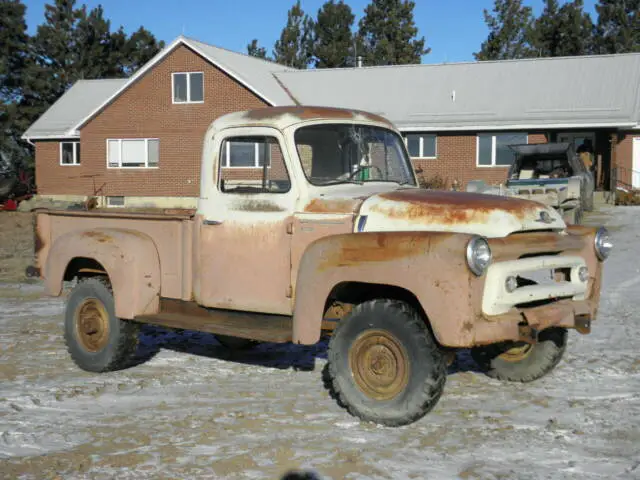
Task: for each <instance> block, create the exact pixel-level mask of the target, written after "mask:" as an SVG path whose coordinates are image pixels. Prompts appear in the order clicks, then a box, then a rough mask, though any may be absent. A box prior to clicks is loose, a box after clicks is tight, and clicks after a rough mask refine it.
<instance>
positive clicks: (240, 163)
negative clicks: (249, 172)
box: [222, 137, 271, 168]
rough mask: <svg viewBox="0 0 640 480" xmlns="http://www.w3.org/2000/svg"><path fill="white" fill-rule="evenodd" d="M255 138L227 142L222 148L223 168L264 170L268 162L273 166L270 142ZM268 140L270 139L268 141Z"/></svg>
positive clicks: (268, 164) (268, 165)
mask: <svg viewBox="0 0 640 480" xmlns="http://www.w3.org/2000/svg"><path fill="white" fill-rule="evenodd" d="M259 140H260V141H256V138H255V137H249V138H237V139H234V140H229V141H225V142H224V145H223V148H222V166H223V167H226V168H262V166H263V165H264V162H265V160H266V162H267V167H270V166H271V149H270V148H269V142H268V141H265V139H263V138H260V139H259ZM267 140H268V139H267Z"/></svg>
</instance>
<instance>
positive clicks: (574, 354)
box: [0, 207, 640, 480]
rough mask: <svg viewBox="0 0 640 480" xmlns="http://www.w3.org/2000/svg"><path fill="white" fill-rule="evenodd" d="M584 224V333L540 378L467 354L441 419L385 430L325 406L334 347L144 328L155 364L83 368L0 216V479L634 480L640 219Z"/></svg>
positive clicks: (614, 215)
mask: <svg viewBox="0 0 640 480" xmlns="http://www.w3.org/2000/svg"><path fill="white" fill-rule="evenodd" d="M5 215H8V216H5ZM589 221H590V222H593V223H606V224H607V225H609V227H610V229H611V230H612V232H613V234H614V238H615V242H616V250H615V252H614V254H613V255H612V257H611V258H610V259H609V261H608V262H607V265H606V268H605V278H604V286H603V296H602V303H601V309H600V314H599V318H598V320H597V323H596V324H595V325H594V329H593V332H592V334H591V335H586V336H582V335H579V334H577V333H576V332H572V333H571V335H570V345H569V348H568V351H567V354H566V355H565V357H564V360H563V361H562V362H561V364H560V365H559V366H558V368H557V369H556V370H555V371H554V372H553V373H552V374H551V375H549V376H547V377H545V378H543V379H541V380H539V381H537V382H534V383H530V384H509V383H501V382H499V381H496V380H492V379H489V378H487V377H486V376H484V375H482V374H481V373H479V372H477V371H476V367H475V365H474V364H473V362H472V361H471V360H470V358H469V356H468V354H467V353H466V352H461V353H460V354H459V355H458V358H457V361H456V363H455V364H454V365H453V366H452V368H451V369H450V372H449V376H448V379H447V385H446V387H445V393H444V395H443V397H442V399H441V401H440V403H439V404H438V405H437V406H436V408H435V409H434V411H432V412H431V413H430V414H429V415H427V416H426V417H425V418H424V419H422V420H421V421H419V422H416V423H415V424H412V425H409V426H406V427H402V428H396V429H393V428H385V427H380V426H376V425H372V424H368V423H362V422H359V421H358V420H357V419H355V418H353V417H351V416H349V415H348V414H347V413H346V412H345V411H344V410H342V409H341V408H340V407H339V406H337V405H336V404H335V402H334V401H333V400H332V399H331V398H330V396H329V394H328V393H327V391H326V390H325V389H324V387H323V383H322V378H321V371H322V368H323V367H324V365H325V364H326V345H324V344H319V345H317V346H314V347H296V346H291V345H284V346H279V345H272V344H265V345H261V346H259V347H258V348H256V349H255V350H253V351H251V352H247V353H233V354H232V353H230V352H229V351H227V350H225V349H224V348H222V347H221V346H220V345H219V344H218V343H217V342H216V340H215V338H214V337H213V336H212V335H206V334H199V333H195V332H183V333H175V332H171V331H167V330H162V329H154V328H146V329H145V331H144V335H143V337H142V348H141V352H140V353H141V355H143V356H146V357H149V358H150V359H149V360H148V361H147V362H146V363H144V364H142V365H139V366H137V367H135V368H132V369H129V370H125V371H121V372H114V373H108V374H101V375H97V374H89V373H86V372H83V371H81V370H79V369H78V368H77V367H75V365H74V364H73V363H72V362H71V360H70V358H69V356H68V354H67V352H66V349H65V346H64V341H63V338H62V319H63V317H62V312H63V301H62V300H61V299H52V298H47V297H44V296H43V295H42V286H41V285H40V284H39V283H32V284H25V283H21V281H20V280H21V278H22V272H23V270H24V266H26V265H27V264H28V263H29V261H30V255H31V254H30V252H29V251H28V250H29V249H28V248H27V247H26V246H23V245H21V244H20V242H19V241H17V240H18V239H23V240H24V241H25V242H30V241H31V230H30V226H29V222H30V219H29V217H28V215H20V214H1V213H0V235H1V239H2V242H1V243H0V248H1V250H0V255H2V257H1V259H2V260H1V263H0V265H1V267H0V268H1V270H0V272H1V273H0V275H1V276H0V281H1V282H3V283H0V478H7V479H9V478H11V479H13V478H29V479H30V478H38V479H40V478H60V479H63V478H64V479H85V478H91V479H111V478H124V479H134V478H135V479H145V478H170V479H184V478H229V479H244V478H247V479H277V478H280V476H282V474H283V473H284V472H286V471H287V470H289V469H292V468H306V469H312V470H314V471H315V472H317V473H318V474H319V475H320V476H321V478H333V479H342V478H349V479H369V478H374V479H386V478H416V479H430V480H431V479H450V478H462V479H493V480H497V479H512V478H513V479H525V480H526V479H532V480H534V479H535V480H538V479H548V478H558V479H560V478H562V479H565V478H568V479H580V480H583V479H603V478H617V479H639V478H640V353H639V352H640V350H639V349H638V345H640V329H639V328H638V326H639V320H640V314H639V313H638V312H639V311H640V295H639V294H638V293H639V288H640V263H638V260H637V259H638V251H639V247H638V241H639V240H640V208H638V207H616V208H609V209H607V210H605V211H603V212H601V213H600V214H599V215H597V216H591V218H590V220H589ZM9 239H11V241H12V243H8V242H7V240H9Z"/></svg>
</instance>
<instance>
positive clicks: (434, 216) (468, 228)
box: [356, 188, 566, 238]
mask: <svg viewBox="0 0 640 480" xmlns="http://www.w3.org/2000/svg"><path fill="white" fill-rule="evenodd" d="M365 216H366V222H365V221H364V219H362V217H365ZM363 222H364V225H363ZM356 226H360V231H365V232H388V231H420V230H423V231H435V232H457V233H469V234H476V235H482V236H484V237H488V238H498V237H506V236H507V235H509V234H511V233H514V232H522V231H529V230H546V229H553V230H562V229H564V228H566V225H565V223H564V221H563V220H562V218H561V217H560V215H559V214H558V213H557V212H556V211H555V210H554V209H553V208H548V207H545V206H544V205H542V204H540V203H537V202H533V201H530V200H522V199H517V198H506V197H501V196H495V195H484V194H479V193H466V192H446V191H439V190H423V189H416V188H410V189H400V190H395V191H392V192H386V193H379V194H375V195H371V196H370V197H368V198H367V199H366V200H364V201H363V202H362V204H361V205H360V210H359V217H358V218H357V219H356ZM356 228H357V227H356Z"/></svg>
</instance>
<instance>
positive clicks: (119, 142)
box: [105, 137, 160, 170]
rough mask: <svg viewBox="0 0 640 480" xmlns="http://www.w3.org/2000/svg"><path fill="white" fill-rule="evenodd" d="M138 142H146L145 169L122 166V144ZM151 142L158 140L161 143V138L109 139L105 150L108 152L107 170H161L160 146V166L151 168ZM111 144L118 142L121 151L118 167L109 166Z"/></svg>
mask: <svg viewBox="0 0 640 480" xmlns="http://www.w3.org/2000/svg"><path fill="white" fill-rule="evenodd" d="M132 140H133V141H137V142H139V141H140V140H144V153H145V155H144V167H127V166H126V165H122V142H126V141H132ZM149 140H157V141H158V142H160V139H159V138H154V137H151V138H107V140H106V143H105V150H106V156H107V168H108V169H112V170H115V169H126V170H136V169H137V170H140V169H144V170H155V169H158V168H160V146H159V145H158V165H154V166H151V167H150V166H149ZM109 142H118V149H119V150H120V155H119V158H118V162H119V165H118V166H117V167H112V166H111V165H109Z"/></svg>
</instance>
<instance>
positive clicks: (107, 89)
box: [23, 78, 127, 140]
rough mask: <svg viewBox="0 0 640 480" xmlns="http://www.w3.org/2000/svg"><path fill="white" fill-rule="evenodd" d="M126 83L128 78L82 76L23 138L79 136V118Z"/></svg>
mask: <svg viewBox="0 0 640 480" xmlns="http://www.w3.org/2000/svg"><path fill="white" fill-rule="evenodd" d="M125 83H127V79H126V78H118V79H109V80H78V81H77V82H76V83H74V84H73V86H72V87H71V88H70V89H69V90H67V91H66V92H65V93H64V95H62V96H61V97H60V98H59V99H58V100H57V101H56V102H55V103H54V104H53V105H51V107H49V109H48V110H47V111H46V112H44V113H43V114H42V116H41V117H40V118H38V120H36V121H35V122H34V123H33V124H32V125H31V126H30V127H29V128H28V129H27V131H26V132H24V135H23V138H29V139H33V140H35V139H46V138H65V137H77V136H78V132H74V126H75V125H76V123H78V119H80V118H84V117H85V116H87V115H88V114H89V113H91V112H92V111H93V110H94V109H95V108H96V107H97V106H98V105H100V104H101V103H102V102H103V101H105V100H106V99H107V98H109V97H110V96H111V95H112V94H113V93H114V92H115V91H117V90H118V89H119V88H120V87H122V86H123V85H124V84H125Z"/></svg>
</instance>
